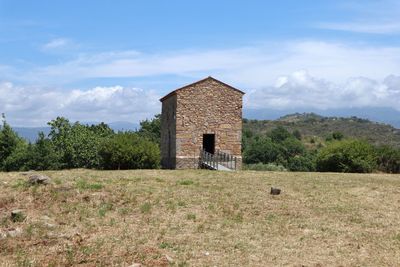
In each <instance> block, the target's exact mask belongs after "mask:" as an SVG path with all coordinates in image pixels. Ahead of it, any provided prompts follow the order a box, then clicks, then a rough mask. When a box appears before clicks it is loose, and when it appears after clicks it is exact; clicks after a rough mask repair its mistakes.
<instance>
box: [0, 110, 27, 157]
mask: <svg viewBox="0 0 400 267" xmlns="http://www.w3.org/2000/svg"><path fill="white" fill-rule="evenodd" d="M2 119H3V126H2V127H1V130H0V164H2V163H3V162H4V161H5V160H6V159H7V157H8V156H10V155H11V154H12V152H13V151H14V150H15V149H16V148H17V145H18V143H20V142H22V139H21V138H20V137H19V136H18V135H17V133H16V132H14V131H13V129H12V128H11V126H10V125H9V124H8V123H7V121H6V119H5V116H4V114H2Z"/></svg>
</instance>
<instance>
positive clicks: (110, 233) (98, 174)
mask: <svg viewBox="0 0 400 267" xmlns="http://www.w3.org/2000/svg"><path fill="white" fill-rule="evenodd" d="M46 175H48V176H50V177H51V178H52V184H50V185H47V186H34V187H29V186H27V185H26V183H25V180H26V177H27V176H24V175H22V174H20V173H1V174H0V232H1V233H0V265H3V266H10V265H11V266H12V265H19V266H47V265H49V266H76V265H80V266H110V265H117V266H129V265H131V264H133V263H141V264H142V266H169V265H171V266H278V265H289V266H396V265H398V263H399V262H400V227H399V222H400V212H399V210H400V198H399V194H400V175H382V174H367V175H360V174H328V173H323V174H322V173H276V172H216V171H201V170H199V171H162V170H148V171H91V170H71V171H54V172H53V171H52V172H46ZM271 186H278V187H280V188H282V190H283V193H282V194H281V195H278V196H272V195H270V194H269V190H270V187H271ZM17 208H18V209H24V210H25V213H26V214H27V218H26V219H25V221H23V222H12V221H11V220H10V219H9V217H10V212H11V210H13V209H17ZM16 229H17V231H15V230H16ZM9 231H14V233H15V232H17V233H19V234H15V235H14V236H7V234H5V233H7V232H9Z"/></svg>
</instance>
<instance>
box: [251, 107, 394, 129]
mask: <svg viewBox="0 0 400 267" xmlns="http://www.w3.org/2000/svg"><path fill="white" fill-rule="evenodd" d="M293 113H316V114H320V115H322V116H326V117H351V116H355V117H358V118H363V119H369V120H371V121H377V122H382V123H387V124H390V125H392V126H394V127H396V128H400V111H398V110H395V109H393V108H341V109H326V110H319V109H304V110H301V109H284V110H275V109H268V108H266V109H244V110H243V117H244V118H248V119H257V120H276V119H278V118H280V117H282V116H285V115H286V114H293Z"/></svg>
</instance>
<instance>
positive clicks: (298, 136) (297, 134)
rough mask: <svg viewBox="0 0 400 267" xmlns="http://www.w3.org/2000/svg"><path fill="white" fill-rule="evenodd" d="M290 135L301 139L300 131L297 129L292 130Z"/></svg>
mask: <svg viewBox="0 0 400 267" xmlns="http://www.w3.org/2000/svg"><path fill="white" fill-rule="evenodd" d="M292 135H293V136H294V137H295V138H296V139H297V140H301V133H300V131H299V130H297V129H296V130H294V131H293V133H292Z"/></svg>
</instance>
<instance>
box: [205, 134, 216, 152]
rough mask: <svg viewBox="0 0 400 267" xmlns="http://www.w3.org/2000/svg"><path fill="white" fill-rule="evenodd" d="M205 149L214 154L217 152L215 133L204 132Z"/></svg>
mask: <svg viewBox="0 0 400 267" xmlns="http://www.w3.org/2000/svg"><path fill="white" fill-rule="evenodd" d="M203 150H205V151H206V152H208V153H211V154H214V152H215V134H203Z"/></svg>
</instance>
